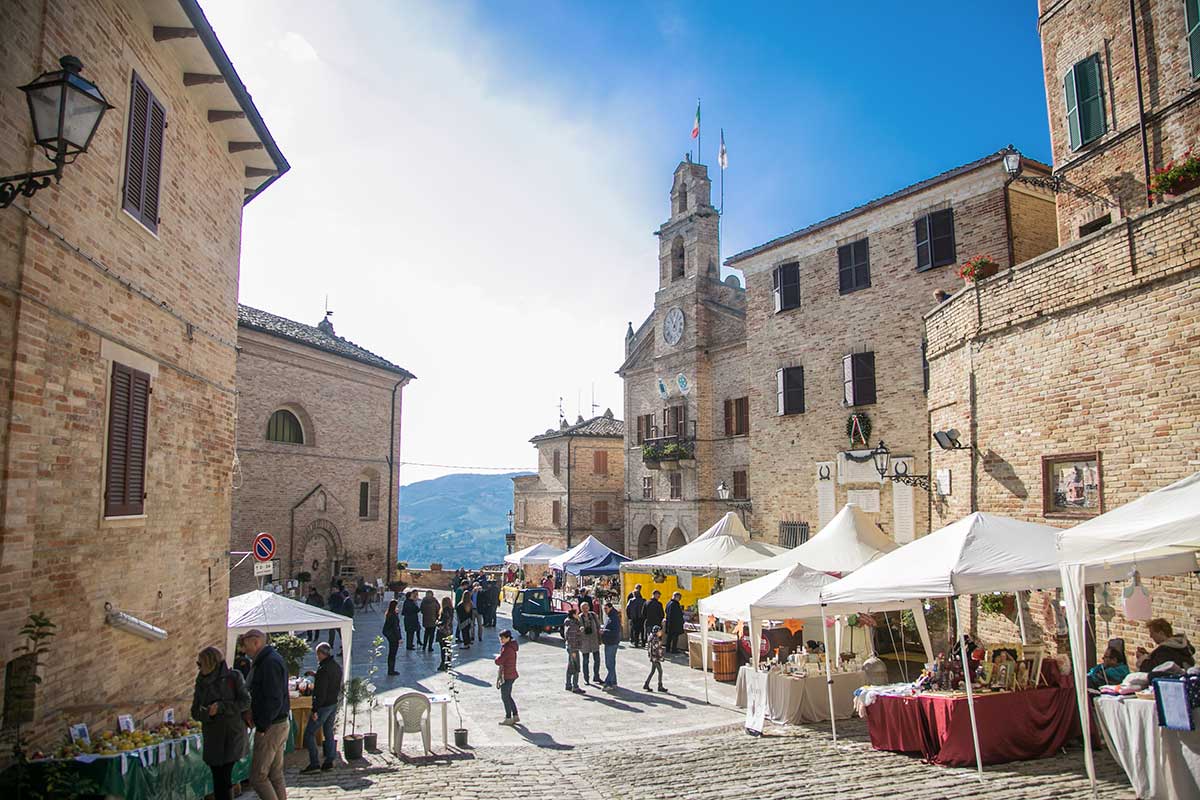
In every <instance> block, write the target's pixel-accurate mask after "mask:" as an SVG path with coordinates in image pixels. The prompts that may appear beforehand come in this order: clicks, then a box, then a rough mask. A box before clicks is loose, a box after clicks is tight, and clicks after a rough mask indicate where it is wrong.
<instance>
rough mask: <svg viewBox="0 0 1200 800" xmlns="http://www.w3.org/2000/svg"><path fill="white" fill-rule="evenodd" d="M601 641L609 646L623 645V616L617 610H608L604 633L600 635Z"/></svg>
mask: <svg viewBox="0 0 1200 800" xmlns="http://www.w3.org/2000/svg"><path fill="white" fill-rule="evenodd" d="M600 641H602V642H604V644H607V645H613V644H620V643H621V614H620V613H619V612H618V611H617V610H616V609H615V608H610V609H609V610H608V619H607V620H605V622H604V632H603V633H601V634H600Z"/></svg>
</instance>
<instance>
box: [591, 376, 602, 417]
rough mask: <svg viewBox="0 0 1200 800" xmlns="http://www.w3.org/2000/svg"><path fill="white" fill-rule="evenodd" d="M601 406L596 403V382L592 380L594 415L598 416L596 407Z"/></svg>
mask: <svg viewBox="0 0 1200 800" xmlns="http://www.w3.org/2000/svg"><path fill="white" fill-rule="evenodd" d="M599 407H600V406H598V405H596V382H595V381H592V416H593V417H594V416H596V409H597V408H599Z"/></svg>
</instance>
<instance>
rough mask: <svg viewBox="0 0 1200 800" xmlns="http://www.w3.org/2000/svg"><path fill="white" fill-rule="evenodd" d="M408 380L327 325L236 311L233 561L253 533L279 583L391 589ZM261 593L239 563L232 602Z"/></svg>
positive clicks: (405, 373) (406, 374) (244, 309)
mask: <svg viewBox="0 0 1200 800" xmlns="http://www.w3.org/2000/svg"><path fill="white" fill-rule="evenodd" d="M412 379H413V375H412V374H411V373H409V372H408V371H407V370H405V369H403V368H402V367H398V366H396V365H395V364H393V363H391V362H390V361H388V360H386V359H384V358H381V357H380V356H377V355H375V354H374V353H372V352H370V351H369V350H365V349H364V348H362V347H359V346H358V345H356V344H354V343H353V342H350V341H348V340H346V339H344V338H342V337H340V336H338V335H337V333H336V332H335V331H334V328H333V323H332V322H331V321H330V319H329V317H328V316H326V318H325V319H324V320H322V321H321V322H320V323H319V324H318V325H316V326H312V325H304V324H303V323H299V322H293V321H292V320H290V319H284V318H283V317H278V316H276V315H274V314H269V313H267V312H265V311H260V310H258V309H256V308H250V307H249V306H240V307H239V308H238V359H237V383H238V425H237V451H238V458H239V460H240V464H241V481H240V483H239V484H238V485H237V486H236V489H235V491H234V493H233V524H232V529H231V530H232V533H231V536H230V549H231V550H234V551H247V550H249V549H250V545H251V543H252V542H253V539H254V535H255V533H257V532H258V531H268V532H270V533H272V534H273V535H274V537H275V540H276V543H277V548H278V549H277V551H276V552H277V559H278V562H279V563H278V567H277V570H276V575H275V577H276V579H278V580H281V581H286V580H288V579H294V578H296V577H297V575H299V574H300V573H301V572H307V573H309V574H310V575H311V579H312V581H313V583H314V584H315V585H316V586H318V587H319V588H320V589H321V590H322V591H326V589H327V588H328V587H329V585H330V582H331V581H332V580H333V579H335V578H342V579H344V580H345V581H346V582H347V584H350V583H352V582H353V580H355V579H357V577H359V576H362V577H364V578H366V579H367V580H368V581H369V582H371V583H374V582H375V580H376V579H379V578H382V579H384V580H385V581H386V580H389V579H390V577H391V570H390V569H389V565H390V564H392V563H393V558H392V555H393V552H392V550H393V545H394V543H395V540H396V533H395V531H396V526H395V522H396V508H397V504H398V502H399V496H398V493H397V492H396V490H395V479H396V476H397V472H396V462H397V461H398V459H399V458H400V412H401V408H402V398H403V392H404V387H405V386H406V385H407V384H408V382H409V381H411V380H412ZM256 586H257V581H256V579H255V578H254V575H253V573H252V571H251V569H250V564H249V563H246V564H244V565H243V566H242V567H241V568H239V569H238V570H236V571H235V572H234V573H233V575H232V576H231V578H230V591H231V592H232V593H233V594H239V593H241V592H245V591H249V590H250V589H253V588H255V587H256Z"/></svg>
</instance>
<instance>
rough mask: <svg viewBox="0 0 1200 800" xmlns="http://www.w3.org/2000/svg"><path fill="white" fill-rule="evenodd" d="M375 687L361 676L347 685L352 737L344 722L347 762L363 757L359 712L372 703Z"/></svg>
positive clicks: (343, 742)
mask: <svg viewBox="0 0 1200 800" xmlns="http://www.w3.org/2000/svg"><path fill="white" fill-rule="evenodd" d="M373 694H375V687H374V686H372V685H371V683H370V681H368V680H367V679H366V678H364V677H362V676H361V675H358V676H355V677H353V678H351V679H350V681H349V683H347V684H346V706H347V707H348V708H349V710H350V735H349V736H346V735H345V734H346V721H345V720H344V719H343V720H342V752H343V753H344V754H345V756H346V760H347V761H354V760H356V759H360V758H362V756H363V744H364V741H363V737H362V736H359V735H358V712H359V711H360V710H361V709H362V707H363V706H364V705H367V704H368V703H370V701H371V696H372V695H373Z"/></svg>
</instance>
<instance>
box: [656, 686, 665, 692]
mask: <svg viewBox="0 0 1200 800" xmlns="http://www.w3.org/2000/svg"><path fill="white" fill-rule="evenodd" d="M658 690H659V691H660V692H666V691H667V687H665V686H660V687H658Z"/></svg>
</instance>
